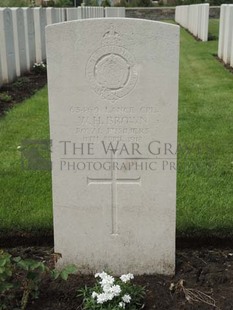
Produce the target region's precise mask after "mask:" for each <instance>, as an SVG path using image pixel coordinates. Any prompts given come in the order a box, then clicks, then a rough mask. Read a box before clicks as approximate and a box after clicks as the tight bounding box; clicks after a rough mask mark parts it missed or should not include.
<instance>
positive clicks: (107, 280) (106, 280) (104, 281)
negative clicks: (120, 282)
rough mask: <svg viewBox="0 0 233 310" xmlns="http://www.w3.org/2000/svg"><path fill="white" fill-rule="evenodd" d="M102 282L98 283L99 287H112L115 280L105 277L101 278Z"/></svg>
mask: <svg viewBox="0 0 233 310" xmlns="http://www.w3.org/2000/svg"><path fill="white" fill-rule="evenodd" d="M101 279H102V281H100V284H101V286H102V287H103V286H105V285H113V283H114V281H115V279H114V278H113V277H112V276H109V275H107V274H106V275H105V276H102V277H101Z"/></svg>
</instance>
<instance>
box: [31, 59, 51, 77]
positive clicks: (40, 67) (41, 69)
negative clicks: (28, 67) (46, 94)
mask: <svg viewBox="0 0 233 310" xmlns="http://www.w3.org/2000/svg"><path fill="white" fill-rule="evenodd" d="M32 71H33V72H34V73H36V74H42V73H46V71H47V68H46V64H45V63H43V61H41V62H38V63H37V62H36V63H34V65H33V67H32Z"/></svg>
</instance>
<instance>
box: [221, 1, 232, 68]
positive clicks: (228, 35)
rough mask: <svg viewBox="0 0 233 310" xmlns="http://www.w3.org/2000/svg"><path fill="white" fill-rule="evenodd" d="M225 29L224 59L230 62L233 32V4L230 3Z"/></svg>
mask: <svg viewBox="0 0 233 310" xmlns="http://www.w3.org/2000/svg"><path fill="white" fill-rule="evenodd" d="M224 30H225V31H224V39H223V41H224V46H223V61H224V63H226V64H230V59H231V46H232V33H233V5H228V6H227V8H226V14H225V28H224Z"/></svg>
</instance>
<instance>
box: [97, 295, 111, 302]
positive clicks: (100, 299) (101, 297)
mask: <svg viewBox="0 0 233 310" xmlns="http://www.w3.org/2000/svg"><path fill="white" fill-rule="evenodd" d="M113 297H114V296H113V294H108V293H102V294H99V295H98V296H97V304H103V303H104V302H106V301H109V300H112V299H113Z"/></svg>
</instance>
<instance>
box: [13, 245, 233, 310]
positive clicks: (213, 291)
mask: <svg viewBox="0 0 233 310" xmlns="http://www.w3.org/2000/svg"><path fill="white" fill-rule="evenodd" d="M8 250H9V251H10V252H11V253H12V254H13V255H15V256H18V255H19V256H21V257H23V258H33V259H37V260H42V261H46V264H48V265H50V266H52V265H53V255H52V253H53V248H52V247H48V246H44V247H43V246H42V247H39V246H34V247H16V248H11V249H8ZM181 280H183V281H184V287H185V289H187V290H189V289H191V292H193V293H197V292H198V291H200V292H201V293H204V294H206V295H208V296H210V297H211V298H212V300H210V299H207V300H206V301H207V302H210V301H211V302H212V304H215V306H213V305H209V304H207V303H205V302H201V301H200V302H197V301H192V300H191V299H190V300H187V296H186V297H185V294H184V290H182V289H181V288H180V286H179V285H178V286H177V287H176V285H177V283H180V281H181ZM135 282H136V283H138V284H141V285H143V286H145V287H146V299H145V306H144V308H143V309H145V310H152V309H159V310H165V309H166V310H169V309H171V310H180V309H182V310H183V309H184V310H196V309H201V310H205V309H222V310H232V309H233V298H232V296H233V248H230V247H229V248H224V249H219V248H214V247H213V248H211V247H209V248H204V247H203V248H201V249H198V250H194V249H180V250H177V257H176V274H175V276H170V277H168V276H161V275H156V276H138V277H136V279H135ZM93 283H94V277H93V275H90V276H83V275H79V274H78V275H75V276H74V275H73V276H70V278H69V279H68V281H67V282H63V281H61V280H57V281H51V280H49V279H46V278H45V279H44V281H43V284H42V287H41V293H40V296H39V299H38V300H36V301H35V302H33V303H31V304H30V305H29V307H28V309H29V310H39V309H40V310H41V309H43V310H55V309H56V310H57V309H62V310H77V309H82V308H81V306H82V300H81V299H80V298H77V290H78V289H80V288H83V287H84V286H85V285H93ZM171 285H172V286H173V290H171ZM174 285H175V287H174Z"/></svg>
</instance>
